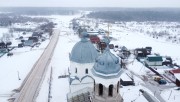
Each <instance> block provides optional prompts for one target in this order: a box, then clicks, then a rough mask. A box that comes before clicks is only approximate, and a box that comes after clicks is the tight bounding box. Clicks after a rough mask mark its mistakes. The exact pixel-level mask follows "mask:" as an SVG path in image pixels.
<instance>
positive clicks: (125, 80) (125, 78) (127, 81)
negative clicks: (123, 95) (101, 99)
mask: <svg viewBox="0 0 180 102" xmlns="http://www.w3.org/2000/svg"><path fill="white" fill-rule="evenodd" d="M120 83H121V85H123V86H129V85H134V80H133V78H131V77H130V76H129V74H128V73H126V72H125V73H123V74H122V75H121V78H120Z"/></svg>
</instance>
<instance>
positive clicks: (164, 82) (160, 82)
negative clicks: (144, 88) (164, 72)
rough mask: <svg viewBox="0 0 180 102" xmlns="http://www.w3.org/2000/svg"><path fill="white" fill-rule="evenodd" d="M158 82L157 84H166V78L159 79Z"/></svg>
mask: <svg viewBox="0 0 180 102" xmlns="http://www.w3.org/2000/svg"><path fill="white" fill-rule="evenodd" d="M158 83H159V84H166V83H167V82H166V80H164V79H161V80H159V81H158Z"/></svg>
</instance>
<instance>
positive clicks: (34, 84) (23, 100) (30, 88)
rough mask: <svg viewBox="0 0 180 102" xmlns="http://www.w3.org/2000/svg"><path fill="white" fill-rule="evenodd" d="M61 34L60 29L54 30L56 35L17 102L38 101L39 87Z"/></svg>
mask: <svg viewBox="0 0 180 102" xmlns="http://www.w3.org/2000/svg"><path fill="white" fill-rule="evenodd" d="M59 33H60V31H59V30H58V29H56V30H54V34H53V36H52V38H51V41H50V43H49V45H48V46H47V47H46V49H45V50H44V52H43V54H42V55H41V57H40V58H39V60H38V61H37V63H36V64H35V65H34V67H33V70H32V72H31V73H30V75H29V77H28V78H27V80H26V82H25V84H24V85H23V87H22V89H21V91H20V93H19V95H18V96H17V98H16V99H15V102H33V101H34V100H35V99H36V95H37V93H38V89H39V86H40V84H41V82H42V79H43V76H44V74H45V72H46V70H47V68H48V65H49V63H50V60H51V57H52V55H53V52H54V48H55V47H56V44H57V41H58V38H59V37H58V36H59Z"/></svg>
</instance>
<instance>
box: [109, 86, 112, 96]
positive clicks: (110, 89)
mask: <svg viewBox="0 0 180 102" xmlns="http://www.w3.org/2000/svg"><path fill="white" fill-rule="evenodd" d="M109 96H113V85H109Z"/></svg>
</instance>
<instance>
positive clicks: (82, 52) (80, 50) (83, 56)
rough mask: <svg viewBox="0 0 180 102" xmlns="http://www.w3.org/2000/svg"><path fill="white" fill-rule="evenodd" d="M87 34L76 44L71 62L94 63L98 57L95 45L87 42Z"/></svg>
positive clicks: (84, 33) (83, 34)
mask: <svg viewBox="0 0 180 102" xmlns="http://www.w3.org/2000/svg"><path fill="white" fill-rule="evenodd" d="M86 37H87V32H83V33H82V38H81V41H79V42H78V43H76V44H75V45H74V47H73V49H72V51H71V55H70V61H73V62H77V63H93V62H95V59H96V58H97V56H98V52H97V50H96V48H95V47H94V45H93V44H92V43H91V42H90V41H88V40H87V38H86Z"/></svg>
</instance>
